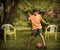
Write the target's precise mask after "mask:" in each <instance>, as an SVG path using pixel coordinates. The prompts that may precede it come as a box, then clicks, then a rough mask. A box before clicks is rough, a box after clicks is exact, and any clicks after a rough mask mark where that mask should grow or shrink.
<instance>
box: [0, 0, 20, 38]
mask: <svg viewBox="0 0 60 50" xmlns="http://www.w3.org/2000/svg"><path fill="white" fill-rule="evenodd" d="M1 1H2V2H1V3H2V4H3V12H4V14H3V15H4V16H3V21H2V22H1V16H0V39H2V38H3V29H2V25H3V24H12V22H13V19H14V13H15V12H16V10H17V7H18V4H19V1H20V0H1ZM8 7H10V8H8ZM8 9H9V10H8ZM9 11H10V12H9Z"/></svg>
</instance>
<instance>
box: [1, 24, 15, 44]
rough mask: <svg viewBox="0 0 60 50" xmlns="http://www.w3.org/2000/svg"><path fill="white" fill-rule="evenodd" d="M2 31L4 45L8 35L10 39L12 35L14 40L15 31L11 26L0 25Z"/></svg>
mask: <svg viewBox="0 0 60 50" xmlns="http://www.w3.org/2000/svg"><path fill="white" fill-rule="evenodd" d="M2 29H3V30H4V41H5V43H6V38H7V37H6V36H7V35H9V37H10V38H12V35H14V38H15V40H16V29H15V28H14V27H13V26H12V25H11V24H4V25H2Z"/></svg>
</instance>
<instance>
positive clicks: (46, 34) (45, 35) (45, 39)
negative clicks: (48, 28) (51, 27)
mask: <svg viewBox="0 0 60 50" xmlns="http://www.w3.org/2000/svg"><path fill="white" fill-rule="evenodd" d="M46 39H47V32H45V40H46Z"/></svg>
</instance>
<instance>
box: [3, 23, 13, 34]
mask: <svg viewBox="0 0 60 50" xmlns="http://www.w3.org/2000/svg"><path fill="white" fill-rule="evenodd" d="M2 28H3V29H4V32H5V33H8V32H10V29H11V28H13V26H12V25H11V24H4V25H2Z"/></svg>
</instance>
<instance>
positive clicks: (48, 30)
mask: <svg viewBox="0 0 60 50" xmlns="http://www.w3.org/2000/svg"><path fill="white" fill-rule="evenodd" d="M57 28H58V27H57V25H49V26H48V27H47V28H46V31H47V32H51V33H54V32H57Z"/></svg>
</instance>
